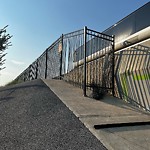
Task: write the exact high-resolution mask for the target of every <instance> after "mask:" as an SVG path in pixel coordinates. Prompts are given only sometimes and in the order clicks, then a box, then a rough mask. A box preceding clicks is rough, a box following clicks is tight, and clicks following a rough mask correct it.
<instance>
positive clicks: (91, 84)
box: [83, 27, 114, 99]
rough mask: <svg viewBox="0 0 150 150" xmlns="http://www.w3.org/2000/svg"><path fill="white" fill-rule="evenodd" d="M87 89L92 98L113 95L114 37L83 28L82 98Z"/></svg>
mask: <svg viewBox="0 0 150 150" xmlns="http://www.w3.org/2000/svg"><path fill="white" fill-rule="evenodd" d="M87 89H90V90H91V89H92V90H93V97H94V98H96V99H99V98H100V97H101V96H102V95H103V94H106V93H111V94H112V95H114V36H109V35H106V34H103V33H100V32H97V31H94V30H91V29H87V27H85V28H84V83H83V90H84V96H86V95H87V93H86V91H87Z"/></svg>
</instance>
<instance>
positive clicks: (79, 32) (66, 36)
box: [63, 29, 84, 38]
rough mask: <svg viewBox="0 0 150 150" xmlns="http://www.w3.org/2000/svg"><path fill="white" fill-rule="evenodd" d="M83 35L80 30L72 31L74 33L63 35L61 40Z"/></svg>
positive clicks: (82, 31)
mask: <svg viewBox="0 0 150 150" xmlns="http://www.w3.org/2000/svg"><path fill="white" fill-rule="evenodd" d="M83 33H84V29H80V30H77V31H74V32H70V33H67V34H64V35H63V38H70V37H74V36H77V35H82V34H83Z"/></svg>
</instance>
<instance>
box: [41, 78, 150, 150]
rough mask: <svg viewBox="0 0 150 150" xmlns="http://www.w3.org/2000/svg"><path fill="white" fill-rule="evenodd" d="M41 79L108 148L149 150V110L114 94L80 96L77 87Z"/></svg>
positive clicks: (111, 149)
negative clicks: (135, 105) (93, 97)
mask: <svg viewBox="0 0 150 150" xmlns="http://www.w3.org/2000/svg"><path fill="white" fill-rule="evenodd" d="M43 81H44V82H45V83H46V85H47V86H48V87H49V88H50V89H51V90H52V91H53V92H54V93H55V94H56V95H57V96H58V97H59V98H60V99H61V100H62V102H63V103H64V104H65V105H66V106H67V107H68V108H69V109H70V110H71V111H73V113H74V114H75V115H76V116H77V117H78V118H79V120H80V121H81V122H82V123H83V124H84V125H85V126H86V127H87V128H88V129H89V130H90V131H91V132H92V133H93V134H94V135H95V136H96V137H97V138H98V139H99V140H100V141H101V142H102V143H103V144H104V146H105V147H106V148H108V149H109V150H120V149H121V150H128V149H129V150H141V149H142V150H150V113H146V112H144V111H142V110H140V109H138V108H135V107H133V106H131V105H129V104H127V103H126V102H124V101H122V100H120V99H117V98H114V97H109V96H106V97H105V98H103V99H102V100H99V101H98V100H94V99H91V98H88V97H83V92H82V90H81V89H79V88H77V87H74V86H72V85H70V84H68V83H66V82H64V81H60V80H43ZM143 122H144V123H145V125H143ZM128 123H130V124H128ZM138 123H139V125H138ZM136 124H137V125H136ZM95 125H97V126H96V127H98V128H99V129H95V128H94V126H95ZM113 125H116V127H113ZM118 125H123V126H121V127H117V126H118ZM124 125H125V126H124ZM126 125H127V126H126Z"/></svg>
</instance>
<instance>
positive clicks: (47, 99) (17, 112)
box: [0, 80, 106, 150]
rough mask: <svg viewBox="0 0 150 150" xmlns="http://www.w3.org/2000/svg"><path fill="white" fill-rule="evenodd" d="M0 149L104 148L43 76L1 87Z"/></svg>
mask: <svg viewBox="0 0 150 150" xmlns="http://www.w3.org/2000/svg"><path fill="white" fill-rule="evenodd" d="M0 150H106V148H105V147H104V146H103V145H102V144H101V143H100V142H99V141H98V140H97V139H96V138H95V137H94V136H93V135H92V134H91V133H90V132H89V131H88V129H86V128H85V127H84V125H83V124H82V123H81V122H80V121H79V120H78V118H77V117H76V116H75V115H74V114H73V113H72V112H71V111H70V110H69V109H68V108H67V107H66V106H65V105H64V104H63V103H62V102H61V101H60V100H59V98H58V97H57V96H56V95H55V94H54V93H53V92H52V91H51V90H50V89H49V88H48V87H47V86H46V85H45V84H44V83H43V81H42V80H35V81H31V82H26V83H21V84H18V85H15V86H10V87H5V88H0Z"/></svg>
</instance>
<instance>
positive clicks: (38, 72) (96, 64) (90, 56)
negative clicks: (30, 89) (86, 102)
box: [16, 27, 114, 96]
mask: <svg viewBox="0 0 150 150" xmlns="http://www.w3.org/2000/svg"><path fill="white" fill-rule="evenodd" d="M113 68H114V37H113V36H109V35H106V34H103V33H100V32H97V31H94V30H91V29H88V28H87V27H85V28H84V29H81V30H78V31H75V32H71V33H68V34H64V35H62V36H61V37H60V38H59V39H57V40H56V41H55V42H54V43H53V44H52V45H51V46H50V47H48V48H47V49H46V50H45V51H44V53H43V54H42V55H41V56H40V57H39V58H38V59H36V60H35V61H34V62H33V63H32V64H31V65H30V66H29V67H28V68H27V69H26V70H25V71H24V72H23V73H21V74H20V75H19V76H18V77H17V78H16V80H23V81H27V80H34V79H37V78H44V79H52V78H59V79H62V80H65V81H67V82H70V83H72V84H74V85H77V86H80V87H81V88H83V93H84V96H86V95H87V93H86V91H87V90H89V89H90V90H95V86H96V87H97V89H98V90H99V91H101V92H104V91H105V92H108V91H111V93H112V94H114V91H113V89H114V87H113V84H114V81H113V79H114V77H113V74H114V73H113V70H114V69H113Z"/></svg>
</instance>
